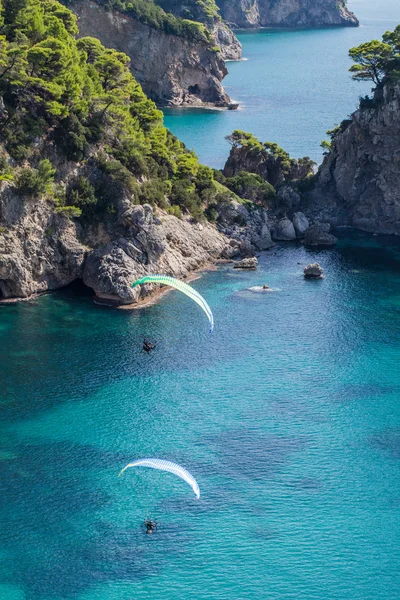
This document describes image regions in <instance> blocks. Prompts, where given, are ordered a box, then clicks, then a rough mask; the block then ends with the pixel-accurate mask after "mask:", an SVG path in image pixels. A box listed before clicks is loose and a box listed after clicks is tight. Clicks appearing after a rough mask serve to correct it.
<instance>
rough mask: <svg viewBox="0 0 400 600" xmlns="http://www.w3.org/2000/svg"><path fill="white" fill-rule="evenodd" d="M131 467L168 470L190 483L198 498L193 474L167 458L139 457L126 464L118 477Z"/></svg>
mask: <svg viewBox="0 0 400 600" xmlns="http://www.w3.org/2000/svg"><path fill="white" fill-rule="evenodd" d="M131 467H148V468H150V469H159V470H160V471H168V472H169V473H173V474H174V475H176V476H177V477H180V478H181V479H183V480H184V481H186V483H187V484H189V485H190V487H191V488H192V490H193V491H194V493H195V494H196V498H197V499H199V498H200V488H199V485H198V483H197V481H196V480H195V478H194V477H193V475H191V474H190V473H189V471H187V470H186V469H184V468H183V467H181V466H180V465H177V464H176V463H173V462H170V461H169V460H161V459H159V458H141V459H139V460H135V461H134V462H131V463H129V464H127V465H126V467H124V468H123V469H122V471H120V473H119V474H118V477H119V476H120V475H122V473H123V472H124V471H126V469H130V468H131Z"/></svg>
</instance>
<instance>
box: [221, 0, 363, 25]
mask: <svg viewBox="0 0 400 600" xmlns="http://www.w3.org/2000/svg"><path fill="white" fill-rule="evenodd" d="M217 3H218V5H219V6H220V8H221V13H222V16H223V18H224V19H225V21H227V22H228V23H231V24H232V25H233V26H235V27H320V26H357V25H358V20H357V18H356V17H355V15H354V14H353V13H352V12H350V11H349V10H348V9H347V7H346V2H345V1H343V0H217Z"/></svg>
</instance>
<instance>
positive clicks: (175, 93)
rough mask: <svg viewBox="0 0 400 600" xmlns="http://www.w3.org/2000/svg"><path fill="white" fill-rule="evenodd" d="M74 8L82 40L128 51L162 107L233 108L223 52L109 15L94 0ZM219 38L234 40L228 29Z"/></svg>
mask: <svg viewBox="0 0 400 600" xmlns="http://www.w3.org/2000/svg"><path fill="white" fill-rule="evenodd" d="M71 7H72V8H73V10H74V12H75V13H76V15H77V16H78V25H79V30H80V36H93V37H97V38H99V39H100V41H101V42H102V43H103V44H104V45H105V46H108V47H110V48H116V49H117V50H120V51H121V52H125V53H126V54H127V55H128V56H129V57H130V59H131V70H132V73H133V74H134V76H135V78H136V79H137V80H138V81H139V83H140V84H141V85H142V87H143V90H144V92H145V93H146V95H147V96H148V97H149V98H151V99H152V100H154V101H155V102H156V103H157V104H158V105H159V106H182V105H193V106H202V105H213V106H219V107H227V106H228V105H229V103H230V99H229V96H228V95H227V94H226V93H225V91H224V89H223V87H222V84H221V82H222V80H223V78H224V77H225V75H226V74H227V72H228V71H227V69H226V66H225V62H224V60H223V57H222V55H221V53H220V52H216V51H214V50H213V49H211V48H210V45H209V44H207V43H205V42H199V41H192V40H189V39H187V38H184V37H179V36H176V35H171V34H167V33H165V32H163V31H162V30H159V29H155V28H153V27H149V26H147V25H145V24H143V23H141V22H140V21H138V20H136V19H133V18H131V17H129V16H128V15H126V14H123V13H119V12H118V11H106V10H105V9H104V8H103V7H102V6H100V5H99V4H98V3H96V2H94V1H93V0H77V1H76V2H74V3H73V4H72V5H71ZM216 35H218V38H220V36H229V30H228V29H225V28H222V27H221V28H217V32H216ZM227 43H229V42H228V41H227Z"/></svg>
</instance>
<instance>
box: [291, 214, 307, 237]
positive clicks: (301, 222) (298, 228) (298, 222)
mask: <svg viewBox="0 0 400 600" xmlns="http://www.w3.org/2000/svg"><path fill="white" fill-rule="evenodd" d="M309 226H310V223H309V221H308V219H307V217H306V215H305V214H304V213H302V212H296V213H294V215H293V227H294V229H295V232H296V236H297V237H298V238H299V239H301V238H303V237H304V234H305V232H306V231H307V229H308V228H309Z"/></svg>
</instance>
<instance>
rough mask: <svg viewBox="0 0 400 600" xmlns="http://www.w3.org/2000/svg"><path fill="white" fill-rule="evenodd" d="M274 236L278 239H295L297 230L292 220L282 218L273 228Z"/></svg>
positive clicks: (284, 240) (288, 240)
mask: <svg viewBox="0 0 400 600" xmlns="http://www.w3.org/2000/svg"><path fill="white" fill-rule="evenodd" d="M272 236H273V239H274V240H277V241H283V242H291V241H292V240H295V239H296V232H295V230H294V227H293V223H292V221H291V220H290V219H287V218H286V217H285V218H284V219H280V220H279V221H278V222H277V223H276V225H275V227H274V229H273V232H272Z"/></svg>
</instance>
